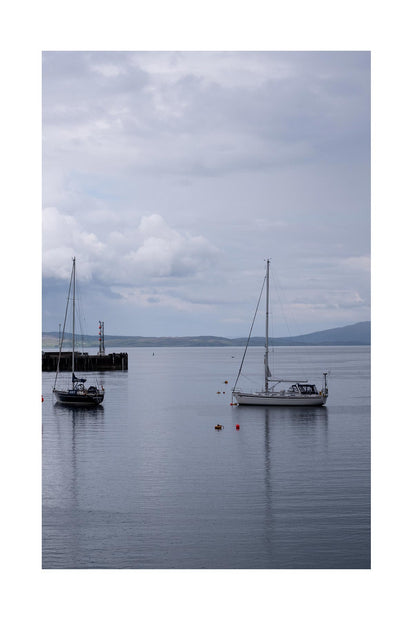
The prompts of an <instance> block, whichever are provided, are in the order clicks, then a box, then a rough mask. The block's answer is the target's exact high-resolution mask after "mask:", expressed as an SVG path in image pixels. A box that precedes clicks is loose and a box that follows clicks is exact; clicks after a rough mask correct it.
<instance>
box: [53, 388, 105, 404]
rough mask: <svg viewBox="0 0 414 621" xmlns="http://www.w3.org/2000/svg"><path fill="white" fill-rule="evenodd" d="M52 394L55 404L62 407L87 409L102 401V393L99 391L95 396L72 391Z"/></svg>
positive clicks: (59, 391) (56, 391)
mask: <svg viewBox="0 0 414 621" xmlns="http://www.w3.org/2000/svg"><path fill="white" fill-rule="evenodd" d="M54 394H55V397H56V400H57V402H58V403H61V404H62V405H76V406H82V407H89V406H93V405H99V404H100V403H102V401H103V400H104V393H103V392H101V391H99V392H98V393H95V394H88V393H80V392H76V391H72V390H55V391H54Z"/></svg>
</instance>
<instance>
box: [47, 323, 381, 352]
mask: <svg viewBox="0 0 414 621" xmlns="http://www.w3.org/2000/svg"><path fill="white" fill-rule="evenodd" d="M75 336H76V335H75ZM76 339H77V341H78V342H79V343H82V344H83V346H84V347H91V348H92V347H96V348H98V347H99V341H98V336H91V335H88V336H83V337H81V336H76ZM246 342H247V338H246V337H241V338H226V337H220V336H176V337H173V336H168V337H167V336H159V337H155V336H154V337H151V336H111V335H108V336H107V335H105V347H106V348H108V347H244V346H245V345H246ZM58 343H59V333H58V332H43V334H42V348H43V349H46V348H48V347H50V348H54V347H57V346H58ZM63 345H64V347H69V348H71V346H72V334H65V340H64V344H63ZM269 345H270V346H272V347H274V346H287V347H291V346H295V347H305V346H310V345H311V346H325V347H326V346H336V347H340V346H354V347H355V346H363V345H371V322H370V321H364V322H360V323H357V324H353V325H350V326H345V327H342V328H332V329H330V330H322V331H320V332H312V333H311V334H301V335H298V336H292V337H278V338H271V339H269ZM250 346H252V347H255V346H256V347H263V346H264V337H261V336H255V337H252V338H251V339H250Z"/></svg>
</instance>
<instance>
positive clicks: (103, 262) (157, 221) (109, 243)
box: [43, 208, 218, 286]
mask: <svg viewBox="0 0 414 621" xmlns="http://www.w3.org/2000/svg"><path fill="white" fill-rule="evenodd" d="M125 226H126V225H125ZM43 237H44V248H43V273H44V276H45V277H46V278H48V277H54V278H67V277H68V274H69V273H70V269H71V264H70V258H71V257H72V256H75V255H76V256H77V257H78V258H79V261H78V263H79V264H80V266H79V267H80V269H79V274H80V277H81V278H83V279H90V278H92V277H95V278H99V279H100V280H105V281H106V282H107V283H108V285H109V286H110V285H111V284H112V283H118V284H119V283H129V284H131V285H132V284H134V283H138V282H142V281H143V280H145V279H147V278H149V277H160V278H167V277H169V278H181V277H184V276H186V277H188V276H194V275H196V274H198V273H200V272H204V271H205V270H207V269H208V268H209V267H210V266H211V265H212V264H213V263H214V262H215V260H216V258H217V255H218V251H217V249H216V248H215V247H214V246H213V245H212V244H211V243H210V242H209V241H208V240H207V239H206V238H204V237H203V236H201V235H191V234H190V233H188V232H185V231H184V232H183V231H177V230H174V229H173V228H171V227H170V226H169V225H168V224H167V222H166V221H165V220H164V218H162V217H161V216H160V215H158V214H152V215H149V216H143V217H142V218H141V221H140V224H139V226H138V227H136V228H135V229H128V228H125V230H123V231H111V232H110V234H109V235H108V237H107V239H106V240H99V239H98V238H97V236H96V234H95V233H93V232H88V231H85V230H83V229H82V226H81V224H80V223H79V222H78V221H77V220H76V219H75V218H74V217H73V216H69V215H65V214H61V213H60V212H59V211H58V210H57V209H55V208H48V209H45V210H44V216H43Z"/></svg>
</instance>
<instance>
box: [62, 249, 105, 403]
mask: <svg viewBox="0 0 414 621" xmlns="http://www.w3.org/2000/svg"><path fill="white" fill-rule="evenodd" d="M75 291H76V259H75V257H74V258H73V259H72V274H71V278H70V283H69V292H68V299H67V302H66V312H65V321H64V324H63V331H62V336H61V339H60V343H59V357H58V363H57V369H56V376H55V383H54V385H53V394H54V395H55V397H56V402H57V403H61V404H63V405H71V406H76V407H78V406H81V407H90V406H96V405H99V404H100V403H102V401H103V400H104V395H105V390H104V387H103V386H100V387H98V386H94V385H91V386H89V387H88V388H87V387H86V386H85V382H86V379H84V378H79V377H76V375H75V371H76V369H75ZM71 293H72V385H71V386H70V385H69V386H68V387H67V388H66V389H63V388H56V383H57V379H58V376H59V365H60V359H61V355H62V345H63V339H64V336H65V326H66V319H67V315H68V307H69V301H70V296H71Z"/></svg>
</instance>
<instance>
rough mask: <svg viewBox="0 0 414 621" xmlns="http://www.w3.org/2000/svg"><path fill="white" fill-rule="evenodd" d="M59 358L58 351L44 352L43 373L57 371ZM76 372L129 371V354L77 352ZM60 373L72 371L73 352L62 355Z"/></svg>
mask: <svg viewBox="0 0 414 621" xmlns="http://www.w3.org/2000/svg"><path fill="white" fill-rule="evenodd" d="M58 358H59V352H58V351H44V352H42V371H56V370H57V363H58ZM75 369H76V371H127V370H128V354H127V353H117V354H96V355H95V354H93V355H90V354H88V353H81V352H77V351H76V352H75ZM59 370H60V371H71V370H72V352H70V351H67V352H66V351H65V352H62V353H61V357H60V364H59Z"/></svg>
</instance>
